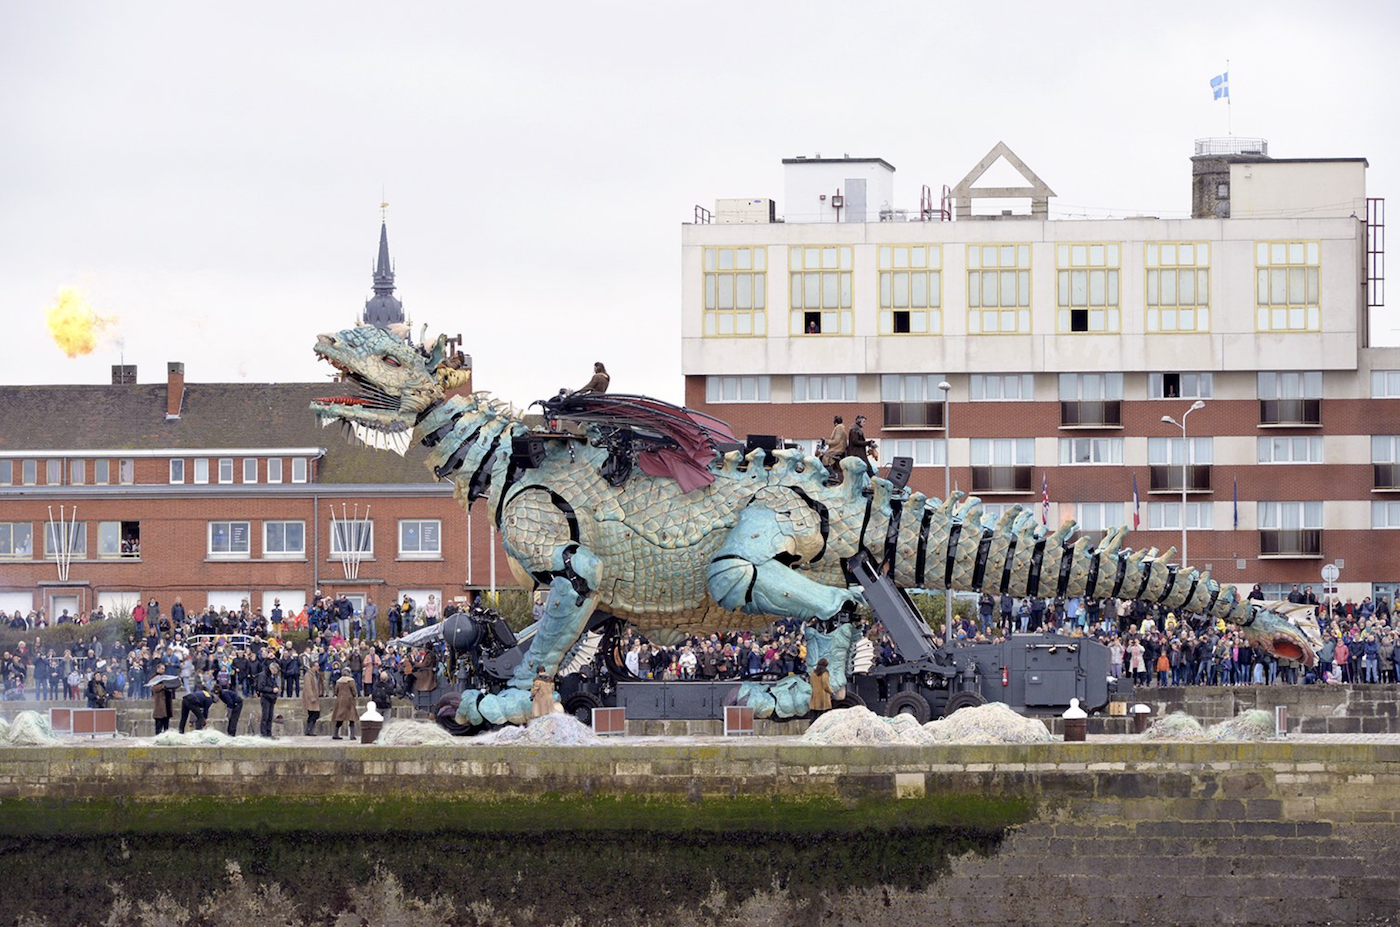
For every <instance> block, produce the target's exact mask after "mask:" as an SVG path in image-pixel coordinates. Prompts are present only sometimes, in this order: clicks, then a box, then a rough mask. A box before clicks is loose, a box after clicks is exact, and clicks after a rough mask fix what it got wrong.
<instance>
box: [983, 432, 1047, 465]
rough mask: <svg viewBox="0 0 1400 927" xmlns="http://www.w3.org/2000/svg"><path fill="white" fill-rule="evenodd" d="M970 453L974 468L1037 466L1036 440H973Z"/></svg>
mask: <svg viewBox="0 0 1400 927" xmlns="http://www.w3.org/2000/svg"><path fill="white" fill-rule="evenodd" d="M968 451H969V456H970V459H971V461H972V466H974V467H1033V466H1035V438H972V439H971V440H969V441H968ZM980 458H985V459H984V460H979V459H980Z"/></svg>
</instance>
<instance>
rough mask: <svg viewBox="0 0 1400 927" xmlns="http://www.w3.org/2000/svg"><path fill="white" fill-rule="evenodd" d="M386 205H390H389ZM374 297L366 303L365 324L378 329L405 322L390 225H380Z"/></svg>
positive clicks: (386, 223) (384, 223)
mask: <svg viewBox="0 0 1400 927" xmlns="http://www.w3.org/2000/svg"><path fill="white" fill-rule="evenodd" d="M384 205H386V206H387V205H388V204H387V203H386V204H384ZM373 280H374V295H373V296H372V297H370V298H369V299H368V300H366V301H365V315H364V319H363V322H364V324H366V325H374V326H376V327H378V328H387V327H388V326H390V325H393V324H396V323H400V322H402V321H403V320H404V315H403V303H401V302H399V300H398V299H396V298H395V297H394V265H393V264H392V263H390V261H389V223H388V222H387V220H383V221H381V222H380V224H379V258H378V260H377V261H376V262H375V266H374V277H373Z"/></svg>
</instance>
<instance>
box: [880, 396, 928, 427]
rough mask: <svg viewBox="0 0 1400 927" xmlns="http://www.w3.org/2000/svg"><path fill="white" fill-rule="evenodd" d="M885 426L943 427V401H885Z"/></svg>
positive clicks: (883, 404)
mask: <svg viewBox="0 0 1400 927" xmlns="http://www.w3.org/2000/svg"><path fill="white" fill-rule="evenodd" d="M881 405H882V406H883V407H884V412H885V415H884V418H885V422H884V427H885V428H942V427H943V403H941V402H884V403H881Z"/></svg>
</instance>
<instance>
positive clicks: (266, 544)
mask: <svg viewBox="0 0 1400 927" xmlns="http://www.w3.org/2000/svg"><path fill="white" fill-rule="evenodd" d="M288 525H296V526H297V527H299V528H301V548H300V549H298V550H288V549H287V526H288ZM275 529H280V532H281V535H282V541H281V547H282V548H283V549H282V550H274V549H273V543H272V535H273V533H274V530H275ZM262 554H263V559H264V560H304V559H306V522H304V521H301V520H299V519H278V520H274V521H265V522H263V543H262Z"/></svg>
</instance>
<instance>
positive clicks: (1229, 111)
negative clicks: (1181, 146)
mask: <svg viewBox="0 0 1400 927" xmlns="http://www.w3.org/2000/svg"><path fill="white" fill-rule="evenodd" d="M1234 113H1235V111H1234V108H1233V104H1232V103H1231V102H1230V59H1229V58H1226V59H1225V134H1226V135H1229V136H1230V137H1232V138H1233V137H1234V135H1235V120H1234ZM1181 517H1182V518H1185V517H1186V513H1185V512H1182V513H1181Z"/></svg>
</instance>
